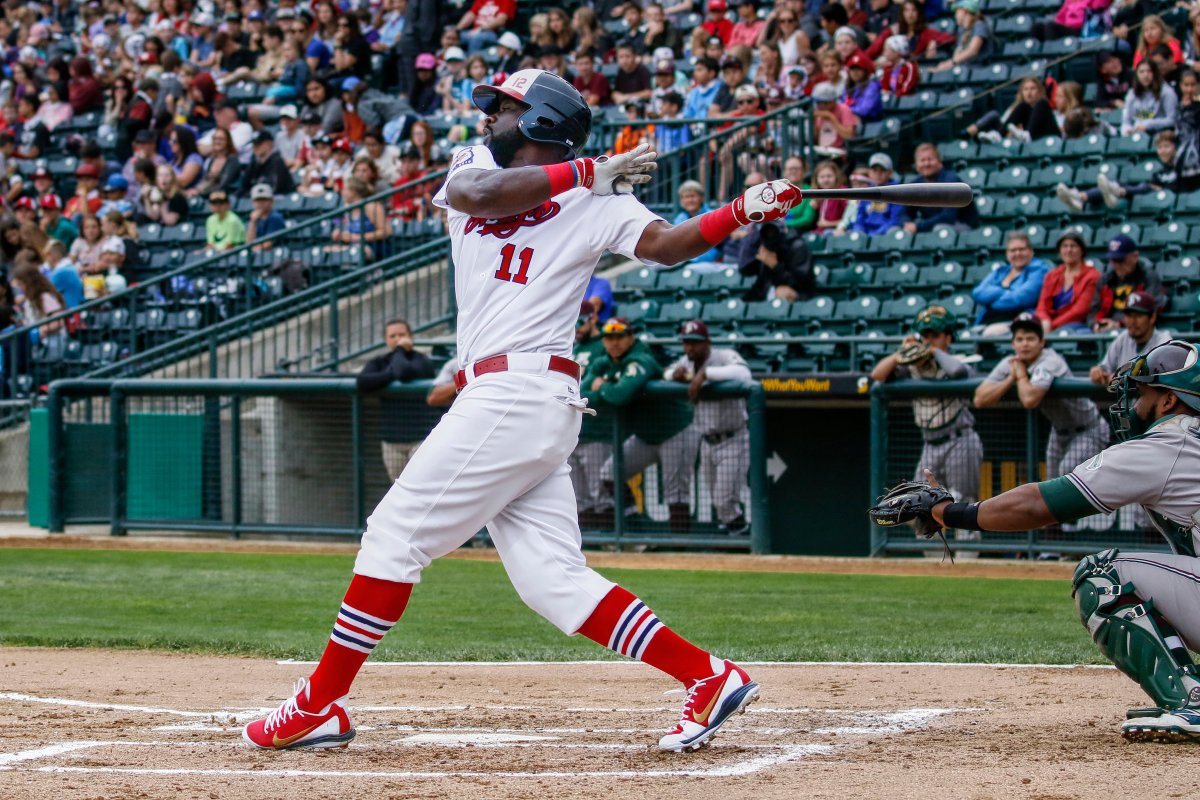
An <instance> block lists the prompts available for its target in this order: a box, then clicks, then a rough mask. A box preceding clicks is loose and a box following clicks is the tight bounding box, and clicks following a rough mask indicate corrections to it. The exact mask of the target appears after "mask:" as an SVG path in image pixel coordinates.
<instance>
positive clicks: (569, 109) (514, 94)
mask: <svg viewBox="0 0 1200 800" xmlns="http://www.w3.org/2000/svg"><path fill="white" fill-rule="evenodd" d="M502 94H503V95H507V96H508V97H511V98H512V99H514V100H516V101H518V102H520V103H523V104H524V105H526V106H528V107H529V108H528V110H527V111H525V113H523V114H522V115H521V116H520V118H519V119H518V120H517V129H518V130H520V131H521V133H522V135H524V136H525V138H526V139H529V140H530V141H534V142H543V143H545V144H558V145H562V146H563V147H565V148H566V149H567V153H568V155H567V158H575V156H576V154H577V153H578V151H579V150H580V149H582V148H583V145H584V143H585V142H587V139H588V136H589V135H590V134H591V132H592V110H591V109H590V108H588V104H587V103H586V102H585V101H584V99H583V95H581V94H580V93H579V92H578V91H577V90H576V89H575V87H574V86H572V85H571V84H569V83H567V82H566V81H564V80H563V79H562V78H560V77H558V76H557V75H555V74H554V73H552V72H546V71H544V70H540V69H523V70H520V71H519V72H514V73H513V74H512V75H510V76H509V77H508V78H507V79H506V80H505V81H504V83H502V84H500V85H499V86H484V85H480V86H476V87H475V90H474V91H473V92H472V93H471V99H472V100H473V101H474V102H475V105H476V107H478V108H479V110H480V111H482V112H483V113H485V114H495V113H496V112H497V111H498V110H499V109H500V95H502Z"/></svg>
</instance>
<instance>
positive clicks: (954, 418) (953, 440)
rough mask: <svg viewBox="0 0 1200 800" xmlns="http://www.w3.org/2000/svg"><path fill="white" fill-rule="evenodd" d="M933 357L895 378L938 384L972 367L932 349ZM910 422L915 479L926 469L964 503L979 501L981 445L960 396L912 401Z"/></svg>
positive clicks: (898, 372)
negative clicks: (917, 438)
mask: <svg viewBox="0 0 1200 800" xmlns="http://www.w3.org/2000/svg"><path fill="white" fill-rule="evenodd" d="M931 356H932V357H931V358H928V359H926V360H925V361H922V362H920V363H918V364H902V365H900V366H898V367H896V371H895V372H894V373H892V374H893V376H894V377H896V378H901V379H902V378H908V379H910V380H915V381H938V380H954V379H959V378H966V377H969V376H970V375H971V374H972V370H971V368H970V367H969V366H968V365H966V364H964V363H963V362H962V361H960V360H959V359H957V358H955V357H954V356H952V355H951V354H949V353H946V352H943V351H941V350H936V349H935V350H933V351H932V354H931ZM912 405H913V420H914V421H915V422H916V424H917V427H918V428H919V429H920V431H921V439H922V441H923V442H924V444H923V445H922V446H921V457H920V458H919V459H918V460H917V468H916V471H915V473H914V480H924V479H925V472H924V471H925V470H927V469H928V470H930V471H932V472H933V474H934V475H936V476H937V478H938V480H939V481H940V482H941V484H942V485H943V486H945V487H947V488H948V489H949V490H950V491H951V492H953V493H954V495H955V496H956V497H957V498H958V499H959V500H961V501H962V502H964V503H972V502H974V501H975V500H976V499H978V498H979V466H980V464H981V463H982V462H983V442H982V441H980V439H979V434H978V433H976V432H975V417H974V416H973V415H972V414H971V407H970V403H969V401H968V400H967V399H966V398H963V397H919V398H917V399H915V400H913V404H912Z"/></svg>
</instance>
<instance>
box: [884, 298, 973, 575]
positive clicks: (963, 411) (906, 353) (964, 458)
mask: <svg viewBox="0 0 1200 800" xmlns="http://www.w3.org/2000/svg"><path fill="white" fill-rule="evenodd" d="M957 329H958V319H957V318H956V317H955V316H954V314H953V313H951V312H950V311H949V310H948V309H947V308H946V307H945V306H943V305H940V304H937V303H935V304H932V305H928V306H926V307H925V308H923V309H921V311H919V312H918V313H917V315H916V317H915V318H914V319H913V322H912V333H910V334H909V335H907V336H905V337H904V340H903V341H902V342H901V343H900V346H899V347H898V348H897V349H896V351H895V352H894V353H890V354H888V355H886V356H884V357H883V358H882V359H880V360H879V362H878V363H877V364H876V365H875V366H874V368H872V370H871V380H872V381H874V382H875V383H886V382H888V381H894V380H913V381H932V382H937V381H950V380H962V379H964V378H969V377H971V375H972V374H973V371H972V369H971V367H970V365H968V364H967V363H965V362H964V361H963V360H962V359H960V358H959V357H958V356H956V355H954V354H952V353H951V352H950V345H951V344H953V343H954V332H955V331H956V330H957ZM912 412H913V422H914V423H915V424H916V426H917V430H918V431H919V432H920V434H921V442H922V445H921V454H920V456H919V457H918V458H917V463H916V464H915V465H914V470H913V474H914V476H915V479H916V480H920V479H922V477H923V472H924V470H926V469H928V470H931V471H933V472H934V473H935V474H936V475H937V476H938V478H939V479H940V480H941V481H942V483H943V485H946V486H949V487H951V491H953V492H954V494H955V495H956V496H958V497H959V498H960V499H961V498H969V499H967V500H964V502H973V501H975V500H977V499H979V487H980V481H979V467H980V465H981V464H982V463H983V442H982V441H981V440H980V438H979V434H978V432H976V430H975V417H974V415H972V414H971V407H970V403H969V402H968V401H967V399H966V398H965V397H962V396H956V397H950V396H943V397H922V398H916V399H914V400H913V401H912ZM955 538H956V539H957V540H959V541H964V540H966V541H978V540H979V534H978V533H972V532H970V531H958V532H956V533H955ZM926 555H927V556H928V557H933V556H935V555H936V556H940V555H941V553H940V552H937V553H935V552H932V551H931V552H928V553H926Z"/></svg>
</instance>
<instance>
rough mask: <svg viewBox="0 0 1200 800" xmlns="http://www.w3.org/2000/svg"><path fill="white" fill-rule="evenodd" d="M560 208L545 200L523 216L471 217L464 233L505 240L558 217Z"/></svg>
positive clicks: (554, 203)
mask: <svg viewBox="0 0 1200 800" xmlns="http://www.w3.org/2000/svg"><path fill="white" fill-rule="evenodd" d="M559 211H562V206H560V205H559V204H558V203H556V202H554V201H553V200H547V201H546V202H545V203H542V204H541V205H540V206H538V207H537V208H531V209H529V210H528V211H526V212H524V213H523V214H514V215H512V216H511V217H504V218H503V219H483V218H482V217H471V218H470V219H469V220H467V227H466V230H465V231H464V233H473V232H475V231H479V235H480V236H495V237H496V238H497V239H507V238H509V237H510V236H512V235H513V234H514V233H516V232H517V231H519V230H521V228H532V227H533V226H534V225H541V224H542V223H543V222H545V221H546V220H548V219H553V218H554V217H556V216H558V212H559Z"/></svg>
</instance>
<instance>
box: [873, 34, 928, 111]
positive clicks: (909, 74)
mask: <svg viewBox="0 0 1200 800" xmlns="http://www.w3.org/2000/svg"><path fill="white" fill-rule="evenodd" d="M920 75H921V74H920V72H919V71H918V70H917V65H916V64H914V63H913V62H912V59H910V58H909V57H908V39H906V38H905V37H903V36H900V35H899V34H897V35H895V36H889V37H888V39H887V42H885V43H884V45H883V77H882V78H880V79H879V86H880V88H881V89H883V91H884V92H886V93H888V94H893V95H895V96H896V97H903V96H905V95H908V94H912V93H913V92H915V91H916V90H917V81H918V80H919V79H920Z"/></svg>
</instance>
